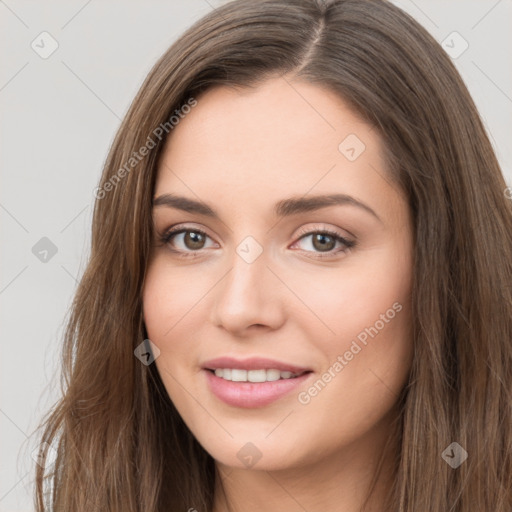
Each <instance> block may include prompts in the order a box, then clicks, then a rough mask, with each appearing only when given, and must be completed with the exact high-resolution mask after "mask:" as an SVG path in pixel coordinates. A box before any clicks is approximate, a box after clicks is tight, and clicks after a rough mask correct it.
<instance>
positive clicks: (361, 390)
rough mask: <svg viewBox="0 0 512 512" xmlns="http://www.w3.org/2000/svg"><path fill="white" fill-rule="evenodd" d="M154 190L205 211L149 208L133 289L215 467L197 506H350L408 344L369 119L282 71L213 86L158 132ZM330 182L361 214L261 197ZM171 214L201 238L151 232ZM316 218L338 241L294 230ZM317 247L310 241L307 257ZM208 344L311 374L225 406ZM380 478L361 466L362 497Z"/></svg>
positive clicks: (167, 380) (399, 218)
mask: <svg viewBox="0 0 512 512" xmlns="http://www.w3.org/2000/svg"><path fill="white" fill-rule="evenodd" d="M349 134H356V135H357V137H358V138H359V139H360V140H361V141H363V143H364V144H365V146H366V148H365V149H364V151H363V152H362V153H361V154H360V155H359V156H358V157H357V158H356V159H355V160H354V161H350V160H348V159H347V158H346V156H345V154H343V153H342V152H340V150H339V149H338V146H339V145H340V143H341V142H342V141H343V140H344V139H345V138H346V137H347V136H348V135H349ZM165 193H173V194H176V195H181V196H186V197H189V198H191V199H195V200H202V201H204V202H206V203H208V204H209V205H210V206H211V207H212V208H213V209H215V210H216V211H217V212H218V213H219V216H220V219H219V220H217V219H212V218H209V217H207V216H205V215H201V214H197V213H188V212H185V211H181V210H178V209H175V208H170V207H166V206H158V207H155V208H154V210H153V212H154V213H153V216H154V226H155V245H154V247H153V252H152V256H151V259H150V263H149V266H148V271H147V275H146V281H145V285H144V290H143V304H144V307H143V311H144V321H145V324H146V328H147V332H148V336H149V338H150V339H151V341H152V342H153V343H154V344H155V345H156V346H157V347H158V348H159V350H160V355H159V356H158V357H157V359H156V361H155V364H156V365H157V368H158V371H159V374H160V376H161V378H162V381H163V383H164V385H165V387H166V389H167V392H168V394H169V396H170V398H171V399H172V401H173V402H174V404H175V406H176V407H177V409H178V411H179V413H180V414H181V416H182V417H183V419H184V421H185V422H186V424H187V425H188V427H189V428H190V430H191V431H192V432H193V434H194V435H195V437H196V438H197V439H198V441H199V442H200V443H201V444H202V446H203V447H204V448H205V449H206V450H207V451H208V452H209V453H210V454H211V456H212V457H213V458H214V459H215V461H216V466H217V468H218V470H219V474H220V476H221V478H220V479H219V480H218V484H217V491H216V494H215V507H214V512H223V511H229V510H233V511H235V510H236V511H244V512H252V511H260V510H266V511H267V512H273V511H278V510H279V511H282V510H287V511H303V510H304V509H306V510H308V511H317V510H339V511H343V512H355V511H358V510H360V507H361V505H362V503H363V501H364V498H365V496H366V494H367V492H368V488H369V485H370V481H371V477H372V475H373V472H374V470H375V468H376V464H377V460H378V457H379V455H380V454H381V453H382V450H383V447H384V444H385V442H386V440H388V439H389V438H390V433H391V422H392V421H393V419H394V418H395V417H396V414H397V413H396V402H397V396H398V394H399V392H400V390H401V389H402V388H403V387H404V385H405V384H406V382H407V378H408V374H409V370H410V366H411V359H412V338H411V313H410V310H411V308H410V294H411V278H412V276H411V272H412V262H413V238H412V233H413V229H412V220H411V215H410V211H409V208H408V205H407V201H406V198H405V197H404V195H403V194H402V192H401V191H400V190H399V189H398V188H397V187H396V186H395V185H394V184H393V183H392V181H391V179H390V177H389V175H388V174H387V170H386V165H385V162H384V160H383V157H382V140H381V138H380V136H379V135H378V133H377V131H376V130H375V129H372V127H370V126H368V125H367V124H365V123H364V122H363V121H362V120H361V119H360V118H359V117H358V116H357V115H355V114H354V113H353V112H352V111H351V110H350V109H349V108H348V106H347V105H346V104H345V103H344V102H343V101H342V99H340V98H339V97H338V95H336V94H335V93H333V92H331V91H330V90H327V89H324V88H322V87H319V86H317V85H311V84H307V83H304V82H299V81H294V80H293V79H292V78H291V77H288V78H287V77H280V78H272V79H268V80H266V81H265V82H263V83H262V84H260V85H258V86H257V87H256V88H253V89H243V90H242V89H240V90H238V89H233V88H226V87H216V88H214V89H210V90H208V91H206V93H205V94H204V95H202V96H200V97H199V98H198V104H197V106H196V107H194V108H193V109H192V111H191V112H190V113H189V114H188V115H187V116H186V117H185V118H184V119H182V120H181V121H180V123H179V125H177V126H176V127H175V128H174V130H173V131H172V133H171V135H170V137H169V138H168V141H167V143H166V147H165V148H164V153H163V156H162V159H161V161H160V165H159V169H158V175H157V180H156V185H155V193H154V197H158V196H160V195H162V194H165ZM333 193H339V194H348V195H350V196H352V197H354V198H356V199H357V200H359V201H361V202H363V203H364V204H366V205H367V206H369V207H370V208H371V209H372V210H374V212H375V213H376V214H377V215H378V217H379V219H378V218H376V217H375V216H373V215H372V214H370V213H369V212H368V211H366V210H365V209H363V208H361V207H358V206H355V205H353V204H343V205H331V206H328V207H324V208H322V209H319V210H315V211H309V212H302V213H298V214H296V215H293V216H289V217H288V216H287V217H282V218H279V217H277V216H276V215H275V214H274V212H273V206H274V204H275V203H276V202H278V201H280V200H283V199H287V198H290V197H303V196H306V197H309V196H313V195H317V194H333ZM177 225H180V227H182V225H183V226H184V227H187V228H188V229H190V231H192V232H193V231H194V229H197V228H199V229H201V230H203V231H205V232H206V233H207V235H208V237H207V238H205V239H204V242H202V243H203V246H202V247H203V248H202V249H201V248H198V247H199V246H198V245H194V239H192V240H190V239H188V241H187V240H185V238H184V234H178V235H176V236H175V237H174V238H173V239H172V240H171V241H169V243H168V244H167V245H165V244H162V243H160V242H159V238H158V235H162V234H164V233H165V232H166V231H167V230H168V229H169V228H170V227H172V226H177ZM322 229H329V230H335V231H336V232H337V233H338V234H339V235H340V236H342V237H345V238H347V239H349V240H351V241H356V245H355V246H354V247H352V248H350V250H348V251H344V252H339V251H340V250H341V249H344V245H343V244H341V243H339V242H338V243H336V244H335V243H334V241H333V239H330V238H328V239H327V247H326V248H325V246H322V245H319V244H316V245H315V244H314V243H313V239H314V235H308V236H305V237H304V238H302V239H301V236H303V234H305V233H307V232H311V231H315V230H316V231H322ZM189 236H190V233H189ZM247 236H252V237H253V238H254V239H255V240H256V241H257V242H258V244H259V245H260V246H261V248H262V249H263V252H262V253H261V255H260V256H259V257H258V258H257V259H256V260H255V261H254V262H252V263H247V262H246V261H245V260H244V259H243V258H242V257H240V256H239V255H238V254H237V252H236V248H237V246H238V245H239V244H240V243H241V242H242V241H243V240H244V239H245V238H246V237H247ZM196 244H197V240H196ZM200 244H201V242H200ZM200 244H199V245H200ZM322 247H324V248H325V249H324V250H325V251H326V252H327V254H328V257H326V258H322V259H321V255H322V254H325V252H323V251H322ZM171 248H173V249H175V250H176V251H179V252H181V253H185V254H188V255H190V254H191V253H193V252H194V251H195V254H196V257H195V258H186V257H184V258H180V257H178V254H177V253H173V252H172V251H171ZM192 255H193V256H194V254H192ZM319 255H320V256H319ZM395 303H398V304H399V305H400V306H401V310H400V312H397V313H396V315H395V316H394V318H393V319H391V320H388V322H384V327H383V328H381V329H380V330H378V334H377V335H375V336H374V337H373V338H370V337H368V341H367V344H366V345H362V343H358V344H359V345H360V346H361V347H362V349H361V350H360V351H359V352H358V353H357V354H356V355H354V356H353V358H352V360H350V361H348V362H347V364H346V366H343V369H342V370H341V371H338V372H336V371H334V374H335V376H334V377H332V378H331V380H330V382H328V383H327V384H326V385H325V387H324V388H323V389H321V391H320V392H318V393H317V394H316V396H313V397H310V398H311V400H310V401H309V402H308V403H307V404H304V403H300V401H299V400H298V394H299V392H306V393H307V390H308V389H309V388H310V387H311V386H312V385H313V384H314V382H316V381H318V379H319V378H321V376H322V375H323V374H324V372H326V371H328V369H329V368H331V375H332V367H333V364H334V363H335V362H336V361H337V360H338V359H337V358H338V356H340V355H341V356H343V354H345V353H346V351H347V350H349V349H350V346H351V343H352V342H353V341H354V340H357V336H358V334H360V333H361V332H362V331H364V329H365V328H368V327H370V326H375V324H376V322H377V321H378V320H379V319H380V318H382V317H381V315H382V314H385V312H386V311H387V310H389V309H390V308H392V305H393V304H395ZM386 318H387V317H386ZM379 325H380V324H379ZM220 356H233V357H237V358H239V359H245V358H248V357H251V356H261V357H267V358H272V359H277V360H279V361H282V362H287V363H292V364H295V365H299V366H303V367H308V368H311V369H312V370H313V373H312V374H310V375H309V377H308V379H307V381H306V382H305V383H304V384H303V385H301V386H300V388H299V389H297V390H296V391H292V392H291V393H289V394H288V395H286V396H285V397H282V398H280V399H279V400H277V401H276V402H274V403H272V404H270V405H267V406H265V407H260V408H253V409H243V408H239V407H234V406H230V405H227V404H225V403H224V402H222V401H220V400H219V399H218V398H217V397H216V396H215V395H213V394H212V393H211V391H210V390H209V388H208V386H207V384H206V378H205V372H204V370H201V363H203V362H204V361H206V360H208V359H212V358H214V357H220ZM303 396H304V395H303ZM248 442H251V443H252V444H253V445H254V446H255V447H257V449H258V451H259V452H260V453H261V458H260V459H259V460H258V462H257V463H256V464H255V465H254V466H252V467H248V466H247V465H246V464H244V462H243V461H241V460H240V459H239V458H238V457H237V453H238V452H239V450H240V449H241V448H242V447H243V446H244V445H246V443H248ZM394 448H396V446H395V447H394ZM391 454H392V451H390V452H389V454H385V456H384V462H383V463H384V466H385V467H386V468H388V469H389V468H390V467H391V466H390V465H391V458H390V456H391ZM390 483H391V479H388V480H386V479H385V477H382V478H380V479H379V480H378V483H377V487H376V488H375V492H374V493H373V495H372V497H371V499H370V501H369V503H368V507H367V510H375V511H376V510H380V508H379V505H380V506H382V499H383V493H384V492H385V491H386V490H387V489H388V488H389V485H390ZM221 484H222V487H221ZM222 491H224V492H222ZM225 496H227V498H228V501H229V507H228V505H227V503H226V499H225Z"/></svg>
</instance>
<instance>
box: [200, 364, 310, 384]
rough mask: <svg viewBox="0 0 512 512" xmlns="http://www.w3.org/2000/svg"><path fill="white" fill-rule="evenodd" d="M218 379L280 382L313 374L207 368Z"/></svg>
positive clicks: (273, 369)
mask: <svg viewBox="0 0 512 512" xmlns="http://www.w3.org/2000/svg"><path fill="white" fill-rule="evenodd" d="M205 369H206V370H207V371H209V372H210V373H212V374H213V375H215V376H216V377H218V378H220V379H223V380H226V381H230V382H253V383H262V382H275V381H278V380H288V379H296V378H298V377H301V376H302V375H305V374H307V373H311V371H310V370H304V371H299V372H291V371H289V370H284V371H282V370H279V369H278V368H269V369H267V368H259V369H253V370H245V369H242V368H205Z"/></svg>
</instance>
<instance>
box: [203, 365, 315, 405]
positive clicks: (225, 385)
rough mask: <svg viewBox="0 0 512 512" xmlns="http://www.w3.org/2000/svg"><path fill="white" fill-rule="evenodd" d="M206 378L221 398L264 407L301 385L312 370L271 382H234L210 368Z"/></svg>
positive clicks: (227, 401)
mask: <svg viewBox="0 0 512 512" xmlns="http://www.w3.org/2000/svg"><path fill="white" fill-rule="evenodd" d="M203 371H204V372H206V379H207V381H208V386H209V387H210V390H211V392H212V393H213V394H214V395H215V396H216V397H217V398H219V399H220V400H222V401H223V402H225V403H227V404H228V405H232V406H233V407H243V408H246V409H250V408H255V407H264V406H265V405H268V404H271V403H272V402H275V401H276V400H278V399H279V398H281V397H283V396H285V395H287V394H288V393H290V392H291V391H293V390H294V389H296V388H297V387H298V386H300V385H301V384H302V383H303V382H304V381H305V380H306V379H308V377H309V376H310V375H311V372H309V373H305V374H303V375H301V376H300V377H295V378H294V379H280V380H275V381H271V382H233V381H230V380H225V379H222V378H221V377H217V376H216V375H215V374H214V373H213V372H211V371H210V370H203Z"/></svg>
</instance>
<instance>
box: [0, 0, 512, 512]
mask: <svg viewBox="0 0 512 512" xmlns="http://www.w3.org/2000/svg"><path fill="white" fill-rule="evenodd" d="M221 3H224V2H223V1H222V0H217V1H213V0H209V1H206V0H193V1H192V0H189V1H177V0H175V1H165V2H164V1H152V2H147V1H146V2H143V1H142V0H138V1H133V0H132V1H126V0H125V1H122V2H121V1H112V0H103V1H100V0H89V1H85V0H73V1H69V0H67V1H64V0H60V1H58V2H56V1H53V2H49V1H45V2H38V3H36V2H32V1H30V2H29V1H20V0H5V1H3V0H0V34H1V37H2V39H3V41H2V43H3V44H2V46H1V48H2V49H1V58H2V60H1V62H2V64H3V65H2V69H1V71H0V105H1V109H2V110H1V111H2V116H1V123H0V127H1V128H0V129H1V136H0V141H1V144H2V146H1V156H2V160H1V170H2V173H1V180H2V181H1V189H0V191H1V194H0V218H1V226H2V230H1V242H0V243H1V247H2V253H1V254H2V260H1V266H0V268H1V274H0V301H1V310H0V315H1V319H0V320H1V325H2V339H1V342H2V350H1V369H0V376H1V377H0V378H1V388H0V393H1V394H0V399H1V402H0V432H1V435H0V511H2V512H6V511H9V512H15V511H29V510H33V505H32V488H33V468H34V464H35V462H34V460H32V458H31V453H32V451H33V450H34V449H35V448H36V441H37V439H36V438H35V436H31V435H30V434H31V433H32V432H33V429H34V427H35V426H36V424H37V423H38V421H39V420H40V419H41V415H42V414H43V413H44V412H46V410H47V408H48V406H49V405H51V404H52V403H53V402H54V400H56V399H57V397H58V392H59V387H60V386H59V375H58V371H59V367H60V346H61V340H62V334H63V329H64V323H65V320H66V318H67V316H66V315H67V311H68V307H69V305H70V303H71V300H72V297H73V294H74V291H75V288H76V284H77V279H78V278H79V276H80V275H81V273H82V272H83V269H84V266H85V263H86V260H87V256H88V254H89V243H90V232H89V231H90V223H91V215H92V207H93V201H94V196H93V190H94V188H95V187H96V186H97V182H98V180H99V177H100V174H101V168H102V164H103V162H104V159H105V157H106V154H107V150H108V148H109V146H110V144H111V142H112V139H113V136H114V133H115V131H116V130H117V128H118V126H119V123H120V120H121V118H122V117H123V115H124V113H125V112H126V110H127V108H128V106H129V103H130V101H131V100H132V98H133V96H134V94H135V93H136V91H137V90H138V88H139V86H140V85H141V83H142V80H143V79H144V77H145V76H146V74H147V72H148V71H149V69H150V68H151V66H152V64H153V63H154V62H155V60H156V59H157V58H158V57H159V56H160V55H161V54H162V53H163V52H164V51H165V50H166V49H167V48H168V46H169V45H170V44H171V43H172V42H173V41H174V40H175V39H176V38H177V37H178V36H179V35H180V33H182V32H183V31H184V29H186V28H187V27H189V26H190V25H191V24H192V23H193V22H194V21H195V20H197V19H198V18H199V17H201V16H202V15H204V14H206V13H207V12H209V11H210V10H211V9H213V8H215V7H216V6H218V5H220V4H221ZM395 3H396V4H397V5H399V6H400V7H402V8H403V9H405V10H406V11H408V12H409V13H410V14H412V15H413V16H414V17H415V18H416V19H417V20H418V21H419V22H420V23H421V24H422V25H423V26H424V27H426V28H427V29H428V30H429V31H430V32H431V33H432V34H433V36H434V37H435V38H436V39H437V40H438V41H439V42H441V41H443V40H445V39H446V38H447V36H448V35H449V34H451V33H452V32H453V31H456V32H458V33H459V34H460V35H461V36H462V37H463V38H464V40H466V41H467V42H468V44H469V47H468V49H467V50H466V51H465V52H464V53H462V54H461V55H460V56H459V57H457V58H456V59H454V62H455V63H456V65H457V67H458V69H459V71H460V72H461V74H462V76H463V78H464V80H465V82H466V84H467V85H468V87H469V89H470V92H471V94H472V95H473V98H474V99H475V101H476V103H477V106H478V108H479V109H480V112H481V115H482V117H483V119H484V122H485V124H486V127H487V129H488V132H489V134H490V136H491V139H492V141H493V144H494V147H495V149H496V152H497V155H498V158H499V160H500V162H501V164H502V167H503V170H504V174H505V177H506V179H507V183H508V184H509V185H510V184H512V165H511V164H512V148H511V144H510V133H511V128H512V69H511V65H510V63H511V52H510V48H512V31H511V30H510V25H511V21H512V0H500V1H495V0H493V1H486V0H479V1H475V0H473V1H462V0H460V1H456V0H452V1H446V0H445V1H427V0H415V1H413V0H400V1H396V2H395ZM43 31H47V32H49V33H50V34H51V36H52V37H53V38H54V39H55V40H56V41H57V42H58V45H59V46H58V49H57V50H56V51H55V52H54V53H53V54H52V55H51V56H50V57H48V58H47V59H43V58H41V57H40V56H39V55H38V53H36V52H35V51H34V50H33V49H32V48H31V43H32V41H34V40H35V41H36V43H38V41H40V38H38V36H39V34H41V32H43ZM448 41H450V40H448ZM460 43H461V40H460V39H455V40H454V43H453V45H454V46H455V49H456V50H457V49H460V48H461V46H458V45H460ZM39 45H40V46H41V43H40V42H39ZM48 45H49V42H48V40H47V42H46V43H45V48H46V49H48V48H49V46H48ZM43 237H48V238H49V239H50V240H51V241H52V242H53V244H55V246H56V248H57V253H56V254H55V255H54V256H53V257H51V258H49V259H48V261H47V262H46V263H44V262H42V261H40V259H38V258H37V257H36V256H35V255H34V254H33V252H32V248H33V246H34V245H35V244H36V243H37V242H38V241H39V240H40V239H41V238H43Z"/></svg>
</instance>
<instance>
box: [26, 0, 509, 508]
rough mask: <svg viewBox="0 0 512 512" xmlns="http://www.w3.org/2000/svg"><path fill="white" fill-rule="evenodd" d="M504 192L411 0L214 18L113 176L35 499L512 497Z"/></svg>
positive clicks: (444, 500) (453, 75)
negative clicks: (50, 456) (49, 460)
mask: <svg viewBox="0 0 512 512" xmlns="http://www.w3.org/2000/svg"><path fill="white" fill-rule="evenodd" d="M505 188H506V185H505V182H504V179H503V176H502V174H501V171H500V168H499V165H498V162H497V160H496V157H495V155H494V153H493V150H492V147H491V144H490V143H489V140H488V137H487V135H486V133H485V130H484V128H483V125H482V123H481V121H480V118H479V116H478V113H477V111H476V108H475V106H474V103H473V101H472V100H471V98H470V96H469V94H468V92H467V90H466V88H465V86H464V84H463V82H462V80H461V78H460V77H459V75H458V73H457V72H456V70H455V68H454V66H453V65H452V63H451V61H450V59H449V57H448V56H446V55H445V54H444V52H443V50H442V49H441V47H440V46H439V45H438V44H437V43H436V42H435V40H434V39H433V38H432V37H431V36H430V35H429V34H428V33H427V32H426V31H425V30H424V29H423V28H422V27H421V26H419V25H418V23H416V22H415V21H414V20H413V19H411V18H410V17H409V16H408V15H406V14H405V13H404V12H402V11H401V10H400V9H398V8H397V7H395V6H393V5H392V4H390V3H387V2H383V1H380V0H379V1H377V0H364V1H361V0H332V1H327V2H320V0H293V1H284V0H263V1H260V2H252V1H250V0H237V1H234V2H231V3H228V4H227V5H225V6H223V7H221V8H219V9H217V10H215V11H213V12H212V13H211V14H209V15H208V16H206V17H205V18H203V19H201V20H199V21H198V22H197V23H196V24H195V25H194V26H193V27H191V28H190V29H189V30H188V31H187V32H186V33H185V34H184V35H183V36H182V37H181V38H180V39H179V40H178V41H177V42H176V43H175V44H174V45H173V46H172V47H171V48H170V49H169V50H168V51H167V52H166V53H165V54H164V55H163V56H162V58H161V59H160V60H159V61H158V62H157V64H156V65H155V66H154V68H153V69H152V71H151V72H150V73H149V75H148V77H147V79H146V81H145V82H144V84H143V85H142V87H141V90H140V91H139V93H138V95H137V97H136V98H135V100H134V102H133V104H132V106H131V108H130V110H129V112H128V113H127V115H126V118H125V119H124V121H123V123H122V125H121V128H120V129H119V132H118V134H117V136H116V139H115V141H114V144H113V146H112V148H111V150H110V154H109V157H108V159H107V162H106V165H105V169H104V172H103V176H102V179H101V183H100V185H99V187H98V189H97V190H96V197H97V201H96V205H95V212H94V220H93V236H92V249H91V258H90V262H89V264H88V267H87V269H86V271H85V274H84V276H83V278H82V281H81V283H80V287H79V289H78V291H77V295H76V298H75V302H74V306H73V315H72V317H71V319H70V323H69V326H68V330H67V333H66V339H65V347H64V350H65V352H64V353H65V366H64V371H65V374H64V375H65V379H66V389H65V394H64V396H63V398H62V400H61V401H60V402H59V403H58V404H57V405H56V407H55V409H54V410H53V411H52V412H51V414H49V416H48V418H47V419H46V422H45V424H44V427H45V428H44V432H43V434H42V441H44V442H45V443H46V444H44V443H42V453H41V456H42V457H43V458H44V457H45V455H46V451H47V450H48V445H49V444H51V443H52V442H53V444H54V445H55V447H56V450H57V454H58V455H57V459H56V462H55V468H54V471H53V479H52V478H51V477H52V475H51V474H50V473H49V476H48V479H50V480H51V484H52V492H53V494H51V495H48V496H47V497H45V496H44V494H43V491H44V479H43V477H44V474H43V473H44V470H43V469H39V470H38V473H37V489H36V501H37V509H38V510H39V511H43V510H50V509H51V510H55V511H58V510H73V511H81V510H116V511H130V510H134V511H135V510H141V511H148V510H162V511H163V510H173V511H179V510H189V511H192V510H198V511H214V512H224V511H226V512H227V511H244V512H247V511H253V510H265V511H270V512H272V511H274V510H288V511H292V510H309V511H313V510H320V509H321V510H340V511H344V512H355V511H359V510H365V511H384V510H386V511H400V512H406V511H407V512H412V511H419V510H421V511H423V510H428V511H431V512H441V511H443V512H444V511H446V510H454V511H455V510H457V511H460V512H469V511H474V510H481V511H499V512H505V511H507V512H509V511H510V510H511V509H512V490H511V489H512V431H511V427H512V425H511V415H512V409H511V401H510V389H511V386H512V371H511V369H512V345H511V343H510V342H511V338H512V297H511V286H510V284H511V275H512V269H511V266H512V263H511V262H512V236H511V233H512V212H511V203H510V201H509V200H508V199H507V198H506V197H505V194H504V191H505Z"/></svg>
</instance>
